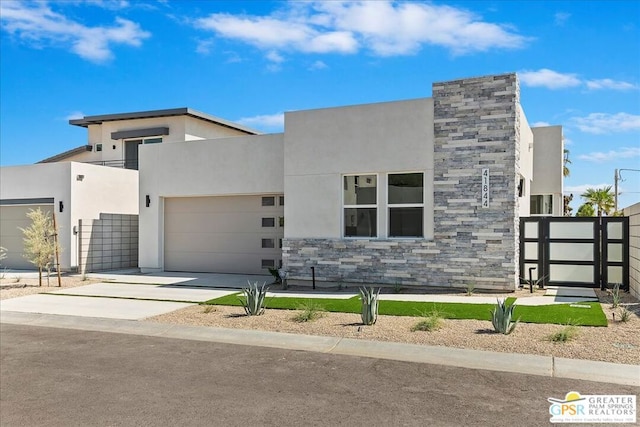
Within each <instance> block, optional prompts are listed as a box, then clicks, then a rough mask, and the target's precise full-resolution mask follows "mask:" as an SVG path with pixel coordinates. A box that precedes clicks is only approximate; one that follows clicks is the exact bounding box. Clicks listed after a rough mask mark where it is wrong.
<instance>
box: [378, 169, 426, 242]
mask: <svg viewBox="0 0 640 427" xmlns="http://www.w3.org/2000/svg"><path fill="white" fill-rule="evenodd" d="M387 190H388V192H387V204H388V207H389V237H423V236H424V231H423V223H424V174H423V173H397V174H389V175H388V182H387Z"/></svg>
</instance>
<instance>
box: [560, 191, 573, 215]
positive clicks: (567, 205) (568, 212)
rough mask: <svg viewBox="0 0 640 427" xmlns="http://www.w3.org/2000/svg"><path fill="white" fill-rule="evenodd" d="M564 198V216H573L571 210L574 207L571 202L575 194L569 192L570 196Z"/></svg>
mask: <svg viewBox="0 0 640 427" xmlns="http://www.w3.org/2000/svg"><path fill="white" fill-rule="evenodd" d="M562 200H563V202H564V209H563V213H564V216H571V212H572V211H573V208H572V207H571V205H570V203H571V201H572V200H573V194H569V195H568V196H563V197H562Z"/></svg>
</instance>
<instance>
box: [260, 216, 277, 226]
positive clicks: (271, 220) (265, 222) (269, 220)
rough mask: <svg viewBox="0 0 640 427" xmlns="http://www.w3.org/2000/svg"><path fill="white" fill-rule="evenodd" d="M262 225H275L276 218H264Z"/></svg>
mask: <svg viewBox="0 0 640 427" xmlns="http://www.w3.org/2000/svg"><path fill="white" fill-rule="evenodd" d="M262 226H263V227H275V226H276V219H275V218H262Z"/></svg>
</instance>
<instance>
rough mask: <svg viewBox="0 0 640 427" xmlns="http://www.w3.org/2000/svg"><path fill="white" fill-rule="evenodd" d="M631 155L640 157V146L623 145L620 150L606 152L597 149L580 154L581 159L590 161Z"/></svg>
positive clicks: (624, 157)
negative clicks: (628, 146)
mask: <svg viewBox="0 0 640 427" xmlns="http://www.w3.org/2000/svg"><path fill="white" fill-rule="evenodd" d="M631 157H640V147H632V148H627V147H622V148H620V149H619V150H610V151H607V152H606V153H604V152H600V151H596V152H593V153H588V154H582V155H580V156H578V159H580V160H586V161H588V162H599V163H600V162H607V161H610V160H615V159H628V158H631Z"/></svg>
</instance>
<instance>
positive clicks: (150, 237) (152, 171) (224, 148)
mask: <svg viewBox="0 0 640 427" xmlns="http://www.w3.org/2000/svg"><path fill="white" fill-rule="evenodd" d="M283 150H284V148H283V135H282V134H272V135H254V136H247V137H233V138H223V139H216V140H202V141H189V142H187V143H184V144H150V145H145V146H142V147H141V148H140V169H139V170H140V217H139V218H140V223H139V224H140V225H139V227H140V236H139V245H140V246H139V247H140V255H139V265H140V268H141V270H143V271H152V270H161V269H163V268H164V266H163V247H164V242H163V240H162V239H163V231H164V221H163V217H164V205H163V200H164V198H165V197H198V196H231V195H252V194H280V193H282V192H283V191H284V178H283V169H284V165H283V158H284V154H283ZM147 195H149V197H150V201H151V203H150V206H149V207H146V203H145V201H146V196H147ZM285 205H286V203H285Z"/></svg>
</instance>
